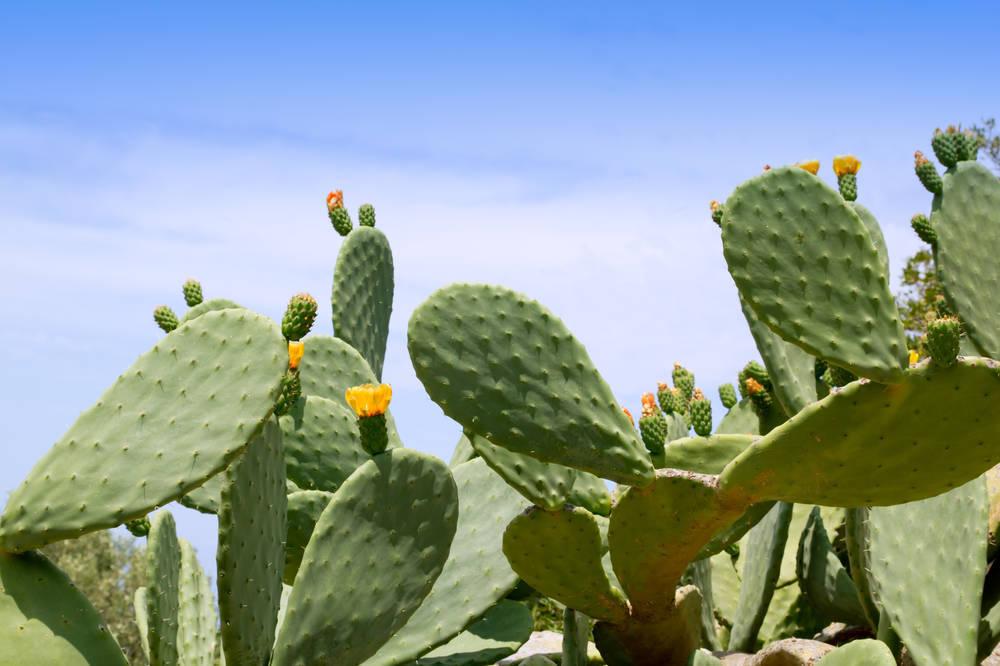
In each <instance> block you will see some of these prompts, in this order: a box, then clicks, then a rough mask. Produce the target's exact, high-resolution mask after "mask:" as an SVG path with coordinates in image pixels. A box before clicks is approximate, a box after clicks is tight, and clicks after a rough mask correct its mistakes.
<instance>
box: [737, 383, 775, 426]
mask: <svg viewBox="0 0 1000 666" xmlns="http://www.w3.org/2000/svg"><path fill="white" fill-rule="evenodd" d="M743 385H744V387H745V390H746V394H747V396H749V398H750V401H751V402H752V403H753V409H754V411H755V412H757V416H760V417H765V416H767V413H768V412H769V411H771V407H772V405H774V398H772V397H771V392H770V391H768V390H767V389H766V388H764V385H763V384H761V383H760V382H758V381H757V380H756V379H754V378H753V377H747V378H746V380H745V381H744V382H743Z"/></svg>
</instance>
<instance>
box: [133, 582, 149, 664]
mask: <svg viewBox="0 0 1000 666" xmlns="http://www.w3.org/2000/svg"><path fill="white" fill-rule="evenodd" d="M148 603H149V602H148V601H147V598H146V588H145V587H137V588H136V589H135V595H134V596H133V597H132V610H133V612H134V613H135V626H136V629H138V630H139V647H141V648H142V656H144V657H145V658H146V663H147V664H148V663H149V606H148Z"/></svg>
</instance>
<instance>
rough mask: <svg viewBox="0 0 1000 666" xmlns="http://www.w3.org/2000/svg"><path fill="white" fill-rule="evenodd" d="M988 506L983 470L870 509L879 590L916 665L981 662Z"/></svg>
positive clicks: (871, 554) (870, 544) (873, 572)
mask: <svg viewBox="0 0 1000 666" xmlns="http://www.w3.org/2000/svg"><path fill="white" fill-rule="evenodd" d="M988 513H989V501H988V498H987V496H986V481H985V480H984V479H983V478H982V477H980V478H977V479H974V480H972V481H970V482H969V483H967V484H965V485H963V486H960V487H958V488H955V489H954V490H951V491H949V492H947V493H944V494H942V495H938V496H937V497H932V498H930V499H926V500H922V501H919V502H910V503H909V504H902V505H899V506H890V507H878V508H873V509H872V510H871V511H870V512H869V516H868V521H867V523H866V528H867V532H868V548H869V552H868V557H867V561H868V565H869V566H870V567H871V572H870V574H871V582H872V584H873V587H874V590H873V591H874V593H875V597H876V598H877V599H878V600H879V602H880V605H881V606H882V611H883V612H884V613H885V614H887V615H888V617H889V619H890V621H891V623H892V628H893V629H894V630H895V631H896V633H898V634H899V637H900V638H901V639H902V641H903V643H904V644H905V645H906V647H907V649H908V650H909V652H910V655H911V656H912V657H913V661H914V662H915V663H917V664H940V665H941V666H948V665H949V664H950V665H955V666H957V665H958V664H973V663H976V662H977V659H976V652H977V647H978V632H979V611H980V601H981V598H982V592H983V578H984V576H985V575H986V521H987V516H988ZM943 572H947V575H944V574H943Z"/></svg>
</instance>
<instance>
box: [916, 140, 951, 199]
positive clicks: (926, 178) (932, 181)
mask: <svg viewBox="0 0 1000 666" xmlns="http://www.w3.org/2000/svg"><path fill="white" fill-rule="evenodd" d="M913 170H914V172H916V174H917V178H918V179H919V180H920V183H921V185H923V186H924V188H925V189H926V190H927V191H928V192H930V193H931V194H941V190H943V189H944V181H943V180H942V179H941V174H939V173H938V170H937V167H935V166H934V164H933V163H932V162H931V161H930V160H928V159H927V158H926V157H924V154H923V153H922V152H920V151H919V150H918V151H917V152H915V153H913Z"/></svg>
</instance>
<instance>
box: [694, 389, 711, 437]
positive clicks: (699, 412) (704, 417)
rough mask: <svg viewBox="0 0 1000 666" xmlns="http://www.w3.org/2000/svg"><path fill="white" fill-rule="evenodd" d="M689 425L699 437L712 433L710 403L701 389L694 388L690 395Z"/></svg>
mask: <svg viewBox="0 0 1000 666" xmlns="http://www.w3.org/2000/svg"><path fill="white" fill-rule="evenodd" d="M691 426H692V427H693V428H694V431H695V434H697V435H700V436H701V437H708V436H709V435H711V434H712V403H711V401H710V400H709V399H708V398H706V397H705V394H704V393H702V392H701V389H695V390H694V395H693V396H692V397H691Z"/></svg>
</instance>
